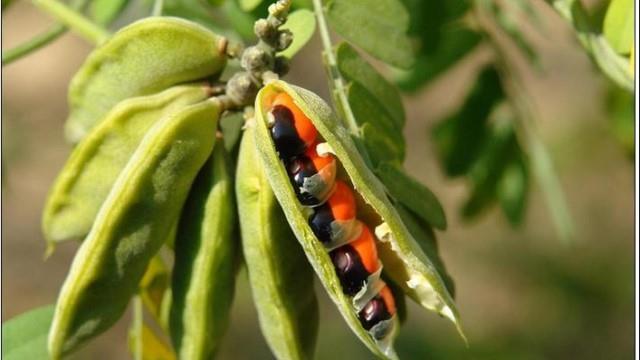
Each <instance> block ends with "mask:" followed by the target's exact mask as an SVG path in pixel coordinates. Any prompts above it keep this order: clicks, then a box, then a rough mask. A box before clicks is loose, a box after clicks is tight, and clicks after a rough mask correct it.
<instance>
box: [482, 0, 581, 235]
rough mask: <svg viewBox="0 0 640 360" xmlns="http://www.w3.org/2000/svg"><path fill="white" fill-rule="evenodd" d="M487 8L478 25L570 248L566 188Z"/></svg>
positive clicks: (560, 232)
mask: <svg viewBox="0 0 640 360" xmlns="http://www.w3.org/2000/svg"><path fill="white" fill-rule="evenodd" d="M487 4H488V2H487V1H486V0H480V1H478V2H477V3H476V7H475V14H476V18H477V20H478V21H477V23H478V24H479V25H480V26H481V27H482V31H483V33H484V35H485V36H486V38H487V40H488V43H489V44H490V45H491V47H492V48H493V50H494V52H495V56H494V61H495V64H496V66H497V67H498V70H499V72H500V73H501V76H500V77H501V82H502V85H503V87H504V89H505V93H506V95H507V99H508V101H509V103H510V104H511V106H512V107H513V108H514V109H515V110H516V112H517V113H518V114H519V115H520V119H519V121H516V124H515V125H516V126H515V130H516V135H517V136H518V139H519V141H520V142H521V143H523V144H524V145H525V146H526V147H527V154H528V155H529V156H530V158H531V163H532V167H533V173H534V176H535V177H536V180H537V181H538V183H539V184H540V187H541V189H542V193H543V195H544V197H545V201H546V203H547V207H548V208H549V212H550V213H551V220H552V221H553V223H554V226H555V228H556V232H557V233H558V237H559V238H560V240H561V241H562V242H563V243H565V244H569V243H571V242H572V241H573V239H574V238H575V234H574V226H573V220H572V217H571V214H570V211H569V207H568V206H567V203H566V199H565V196H564V192H563V191H562V186H561V185H560V181H559V179H558V175H557V174H556V172H555V170H554V168H553V161H552V160H551V156H550V155H549V151H548V150H547V148H546V146H545V144H544V142H543V141H542V138H541V137H540V135H539V134H538V132H537V130H536V128H535V123H534V119H535V118H536V116H535V115H534V113H535V110H534V108H533V106H532V105H531V104H529V103H528V102H527V101H526V100H525V97H524V96H523V94H526V93H527V90H526V87H525V86H524V85H523V82H522V79H520V78H519V77H518V76H517V75H516V73H515V72H514V71H512V69H511V68H510V66H509V64H508V63H507V62H506V59H507V54H505V53H504V52H503V51H502V48H501V47H500V44H498V41H497V40H496V39H495V38H494V35H492V34H491V31H490V30H488V27H487V26H485V21H486V20H483V15H482V14H481V12H482V11H483V8H484V6H486V5H487Z"/></svg>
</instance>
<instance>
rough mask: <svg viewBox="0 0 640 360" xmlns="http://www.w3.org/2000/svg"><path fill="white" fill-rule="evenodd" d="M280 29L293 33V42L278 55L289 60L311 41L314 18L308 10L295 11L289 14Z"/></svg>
mask: <svg viewBox="0 0 640 360" xmlns="http://www.w3.org/2000/svg"><path fill="white" fill-rule="evenodd" d="M282 29H288V30H290V31H291V32H292V33H293V42H292V43H291V45H290V46H289V47H288V48H287V49H285V50H284V51H283V52H281V53H280V55H282V56H285V57H287V58H289V59H290V58H292V57H293V55H295V54H296V53H297V52H298V51H300V49H302V48H303V47H304V46H305V45H306V44H307V42H309V40H311V37H312V36H313V33H314V32H315V30H316V17H315V16H314V15H313V12H312V11H310V10H307V9H300V10H296V11H294V12H292V13H291V14H289V16H288V17H287V22H286V23H285V24H284V25H283V26H282Z"/></svg>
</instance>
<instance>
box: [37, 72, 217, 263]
mask: <svg viewBox="0 0 640 360" xmlns="http://www.w3.org/2000/svg"><path fill="white" fill-rule="evenodd" d="M207 96H208V88H207V87H206V86H205V85H204V84H197V85H181V86H176V87H172V88H170V89H167V90H165V91H163V92H161V93H158V94H155V95H148V96H141V97H136V98H132V99H127V100H124V101H122V102H120V103H119V104H118V105H116V106H115V107H114V108H113V110H111V111H110V112H109V113H108V114H107V116H106V117H105V119H104V120H103V121H102V122H101V123H100V124H98V125H97V126H96V127H95V129H93V131H91V133H89V134H88V135H87V137H86V138H85V139H84V140H83V141H82V142H81V143H80V144H78V146H77V147H76V148H75V149H74V150H73V152H72V153H71V156H70V157H69V160H67V163H66V164H65V166H64V167H63V168H62V171H61V172H60V174H59V175H58V178H57V179H56V182H55V183H54V185H53V187H52V188H51V191H50V192H49V197H48V199H47V203H46V205H45V208H44V213H43V219H42V229H43V233H44V235H45V238H46V239H47V242H48V243H49V249H48V250H49V251H51V250H53V248H54V246H55V243H56V242H60V241H64V240H68V239H72V238H81V237H84V236H85V235H86V234H87V233H88V232H89V230H90V229H91V225H92V224H93V222H94V220H95V217H96V214H97V213H98V210H99V209H100V206H101V205H102V203H103V202H104V199H105V198H106V197H107V195H108V194H109V191H110V190H111V187H112V186H113V184H114V182H115V181H116V178H117V177H118V175H119V174H120V172H121V171H122V169H123V168H124V167H125V165H126V164H127V162H128V161H129V159H130V158H131V155H132V154H133V152H134V151H135V150H136V148H137V147H138V145H139V144H140V141H142V138H143V137H144V135H145V134H146V133H147V131H148V130H149V128H151V126H152V125H153V124H154V123H156V122H157V121H158V120H159V119H161V118H162V117H163V116H165V115H168V114H171V113H174V112H175V111H176V110H179V109H181V108H184V107H186V106H188V105H190V104H193V103H196V102H199V101H202V100H204V99H205V98H206V97H207Z"/></svg>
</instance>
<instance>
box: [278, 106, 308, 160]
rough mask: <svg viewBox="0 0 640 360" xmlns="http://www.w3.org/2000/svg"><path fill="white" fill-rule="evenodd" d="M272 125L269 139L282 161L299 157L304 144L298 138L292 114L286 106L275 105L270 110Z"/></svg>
mask: <svg viewBox="0 0 640 360" xmlns="http://www.w3.org/2000/svg"><path fill="white" fill-rule="evenodd" d="M271 114H272V115H273V119H274V124H273V127H271V137H272V138H273V142H274V143H275V145H276V151H278V154H279V155H280V158H281V159H283V160H285V161H286V160H289V159H291V158H292V157H294V156H296V155H300V154H302V153H303V152H304V150H305V144H304V142H303V141H302V140H301V139H300V137H299V136H298V132H297V131H296V128H295V126H294V125H293V121H294V118H293V113H292V112H291V110H289V109H288V108H287V107H286V106H282V105H276V106H274V107H273V109H272V110H271Z"/></svg>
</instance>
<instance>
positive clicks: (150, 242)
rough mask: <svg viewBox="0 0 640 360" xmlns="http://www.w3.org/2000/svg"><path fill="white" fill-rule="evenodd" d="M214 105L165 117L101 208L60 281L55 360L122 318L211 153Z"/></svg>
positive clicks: (53, 330)
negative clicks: (67, 272)
mask: <svg viewBox="0 0 640 360" xmlns="http://www.w3.org/2000/svg"><path fill="white" fill-rule="evenodd" d="M219 114H220V105H219V102H218V101H217V100H216V99H212V100H206V101H203V102H201V103H198V104H195V105H191V106H189V107H187V108H184V109H182V110H179V111H178V112H176V113H174V114H171V115H170V116H166V117H164V118H163V119H161V120H160V121H159V122H158V123H156V124H155V125H154V126H153V127H152V128H151V129H150V130H149V132H148V133H147V135H146V136H145V137H144V139H143V140H142V142H141V143H140V145H139V146H138V148H137V149H136V151H135V153H134V154H133V156H132V157H131V159H130V160H129V162H128V163H127V165H126V166H125V168H124V169H123V170H122V172H121V173H120V175H119V176H118V179H117V180H116V182H115V184H114V185H113V188H112V189H111V191H110V192H109V195H108V196H107V199H106V200H105V202H104V204H103V205H102V207H101V208H100V211H99V212H98V215H97V217H96V220H95V223H94V225H93V227H92V228H91V231H90V232H89V234H88V235H87V238H86V239H85V241H84V242H83V243H82V245H81V246H80V248H79V250H78V252H77V253H76V256H75V258H74V259H73V263H72V264H71V269H70V270H69V274H68V275H67V278H66V279H65V282H64V284H63V285H62V289H61V291H60V295H59V297H58V302H57V304H56V310H55V314H54V318H53V323H52V325H51V330H50V332H49V354H50V355H51V357H52V358H53V359H58V358H60V357H61V356H62V355H64V354H67V353H69V352H71V351H72V350H74V349H76V348H77V347H78V346H79V345H81V344H82V343H84V342H86V341H87V340H89V339H90V338H92V337H94V336H96V335H98V334H100V333H102V332H104V331H105V330H106V329H108V328H109V327H110V326H111V325H113V324H114V323H115V322H116V321H117V320H118V319H119V318H120V317H121V316H122V314H123V313H124V311H125V309H126V306H127V304H128V302H129V300H130V299H131V297H132V296H133V295H134V293H135V292H136V290H137V288H138V284H139V283H140V279H141V278H142V276H143V274H144V272H145V269H146V268H147V265H148V263H149V261H150V260H151V258H152V257H153V256H154V255H155V253H156V252H157V251H158V250H159V249H160V247H161V246H162V244H163V242H164V241H165V239H166V236H167V234H168V233H169V232H170V231H171V228H172V226H173V225H174V224H175V221H176V220H177V218H178V215H179V213H180V209H181V207H182V204H183V203H184V200H185V199H186V197H187V193H188V191H189V188H190V187H191V183H192V182H193V179H194V178H195V177H196V174H197V173H198V170H199V169H200V167H202V165H203V164H204V162H205V160H206V159H207V158H208V157H209V154H211V151H212V149H213V143H214V139H215V136H214V135H213V134H215V131H216V126H217V119H218V116H219Z"/></svg>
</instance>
